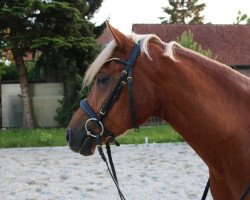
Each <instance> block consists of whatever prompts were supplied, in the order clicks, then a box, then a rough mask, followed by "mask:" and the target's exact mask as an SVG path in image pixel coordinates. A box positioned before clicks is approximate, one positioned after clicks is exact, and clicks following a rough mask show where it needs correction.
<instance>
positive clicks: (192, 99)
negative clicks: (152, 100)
mask: <svg viewBox="0 0 250 200" xmlns="http://www.w3.org/2000/svg"><path fill="white" fill-rule="evenodd" d="M176 51H177V52H176V57H177V59H178V62H174V61H172V60H170V59H169V58H162V62H161V63H160V64H159V65H158V68H157V69H158V70H159V71H158V74H159V77H158V80H159V85H161V91H160V92H161V93H162V94H163V95H161V98H160V99H159V104H161V105H162V107H161V108H160V109H158V111H157V112H158V113H157V115H159V116H161V117H162V118H164V119H165V120H166V121H167V122H169V123H170V124H171V125H172V126H173V127H174V128H175V129H176V130H177V131H178V132H179V133H180V134H181V135H182V136H183V137H184V139H185V140H186V141H187V142H188V143H189V144H190V145H191V146H192V147H193V148H194V150H195V151H196V152H197V153H198V154H199V155H200V157H202V159H203V160H204V161H205V162H206V163H207V164H208V165H212V166H213V165H215V164H214V163H213V162H214V160H216V157H218V156H219V155H216V153H215V151H211V148H214V147H215V146H217V145H219V144H220V143H222V142H223V141H225V140H227V138H230V137H231V136H232V133H233V131H235V130H238V131H239V129H240V127H237V125H240V124H237V123H235V120H236V119H238V120H239V119H241V118H242V116H240V115H239V113H240V112H239V110H238V109H239V107H238V106H237V105H238V104H240V103H241V102H240V101H241V99H240V98H239V97H240V96H244V95H245V94H243V93H245V90H244V87H245V86H246V85H244V82H248V86H249V79H247V78H246V77H244V76H241V75H240V74H239V73H237V72H234V71H233V70H231V69H230V68H229V67H226V66H224V65H222V64H219V63H217V62H214V61H212V60H210V59H206V58H204V57H202V56H198V55H197V54H194V53H192V52H185V51H186V50H181V49H179V50H178V49H177V50H176ZM159 87H160V86H159ZM162 91H163V92H162ZM248 91H249V90H248ZM248 97H249V94H248ZM248 103H249V101H248ZM247 108H248V111H249V106H248V107H247ZM244 109H246V107H244V106H243V107H242V110H244ZM240 114H242V115H243V116H244V114H243V112H241V113H240ZM245 117H246V119H247V116H245ZM243 121H244V120H242V122H243ZM246 123H247V122H246ZM241 125H242V124H241Z"/></svg>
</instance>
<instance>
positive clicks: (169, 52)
mask: <svg viewBox="0 0 250 200" xmlns="http://www.w3.org/2000/svg"><path fill="white" fill-rule="evenodd" d="M129 37H130V38H132V39H133V40H134V41H135V42H138V41H139V40H140V39H143V42H142V44H141V53H142V54H145V55H146V56H147V57H148V58H149V59H151V57H150V55H149V52H148V43H149V42H150V41H153V42H155V43H157V44H160V45H163V46H164V47H165V51H164V55H165V56H168V57H169V58H171V59H172V60H175V58H174V52H173V46H175V45H178V44H177V43H176V42H170V43H165V42H163V41H162V40H161V39H160V38H159V37H158V36H156V35H151V34H149V35H138V34H132V35H130V36H129ZM116 46H117V44H116V42H115V41H114V40H113V41H111V42H110V43H109V44H108V45H107V46H106V48H105V49H104V50H103V51H102V52H101V53H100V54H99V56H98V57H97V58H96V59H95V61H94V62H93V63H92V64H91V65H90V67H89V68H88V70H87V71H86V73H85V76H84V80H83V86H87V85H89V84H90V83H91V82H92V80H93V78H94V77H95V75H96V74H97V73H98V71H99V70H100V68H101V67H102V66H103V64H104V63H105V61H106V60H107V59H109V58H110V56H111V55H112V54H113V51H114V49H115V47H116ZM178 46H179V45H178Z"/></svg>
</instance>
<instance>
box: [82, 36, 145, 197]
mask: <svg viewBox="0 0 250 200" xmlns="http://www.w3.org/2000/svg"><path fill="white" fill-rule="evenodd" d="M140 43H141V41H140V40H139V41H138V43H135V44H134V47H133V49H132V51H131V54H130V56H129V59H128V60H127V61H124V60H121V59H119V58H111V59H109V60H107V61H106V62H110V61H115V62H118V63H121V64H123V65H124V69H123V70H122V72H121V74H120V77H119V79H118V81H117V83H116V85H115V87H114V89H113V90H112V92H111V94H110V95H109V97H108V98H107V100H106V101H105V102H104V104H103V106H102V108H101V109H100V111H99V113H98V114H96V113H95V112H94V111H93V109H92V108H91V107H90V105H89V104H88V102H87V100H86V99H83V100H81V101H80V107H81V108H82V110H83V111H84V112H85V113H86V114H87V115H88V117H89V119H88V120H87V121H86V122H85V130H86V134H87V135H88V136H91V137H93V138H95V140H96V144H97V147H98V152H99V154H100V155H101V158H102V159H103V161H104V162H105V163H106V165H107V168H108V171H109V173H110V175H111V177H112V179H113V181H114V183H115V185H116V187H117V190H118V193H119V195H120V198H121V199H122V200H125V197H124V195H123V194H122V192H121V190H120V188H119V184H118V179H117V176H116V172H115V168H114V164H113V160H112V156H111V150H110V144H109V143H110V142H114V143H115V144H116V145H117V146H119V143H118V142H117V141H116V139H115V137H114V134H113V133H111V132H110V131H108V130H106V129H105V127H104V125H103V123H102V121H103V120H104V118H105V117H106V116H107V115H108V113H109V112H110V110H111V109H112V107H113V105H114V103H115V102H116V101H117V100H118V98H119V96H120V94H121V92H122V90H123V88H124V87H125V86H126V85H128V101H129V107H130V116H131V125H132V127H134V128H135V129H136V130H138V126H137V121H136V112H135V105H134V98H133V92H132V83H133V79H132V73H133V66H134V63H135V61H136V59H137V57H138V55H139V53H140ZM89 122H93V123H94V124H95V126H97V127H98V129H99V130H100V132H99V134H94V133H92V132H91V131H90V130H89V129H88V123H89ZM104 133H105V134H106V140H107V143H106V149H107V154H108V158H109V163H110V167H111V170H110V168H109V165H108V163H107V159H106V157H105V155H104V152H103V149H102V137H103V135H104Z"/></svg>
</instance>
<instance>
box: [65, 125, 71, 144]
mask: <svg viewBox="0 0 250 200" xmlns="http://www.w3.org/2000/svg"><path fill="white" fill-rule="evenodd" d="M71 134H72V129H71V128H67V131H66V141H67V143H68V142H69V140H70V138H71Z"/></svg>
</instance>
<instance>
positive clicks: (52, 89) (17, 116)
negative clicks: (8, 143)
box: [1, 83, 63, 128]
mask: <svg viewBox="0 0 250 200" xmlns="http://www.w3.org/2000/svg"><path fill="white" fill-rule="evenodd" d="M1 91H2V127H6V128H7V127H8V128H9V127H10V128H16V127H22V125H23V104H22V98H21V89H20V85H19V84H2V85H1ZM30 93H31V99H32V105H33V114H34V118H35V122H36V124H37V126H38V127H45V128H50V127H57V126H58V123H57V122H56V121H55V120H54V117H55V116H56V109H57V108H58V107H59V102H58V101H59V100H62V98H63V84H62V83H34V84H30Z"/></svg>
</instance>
